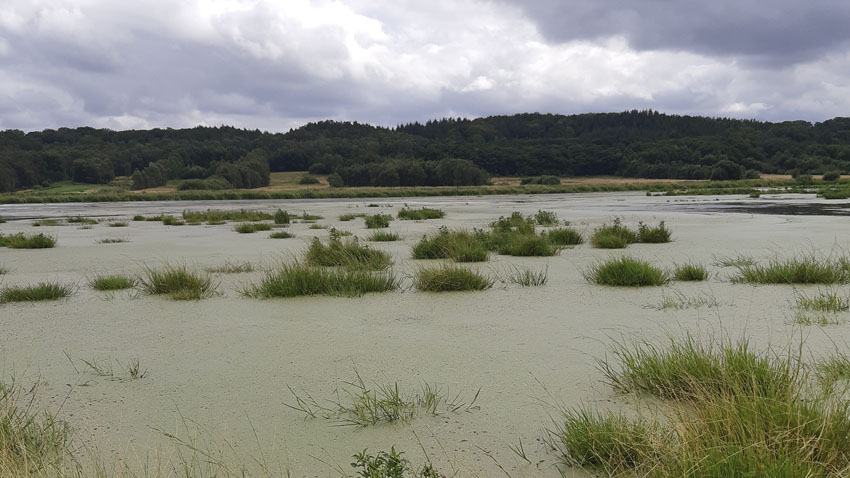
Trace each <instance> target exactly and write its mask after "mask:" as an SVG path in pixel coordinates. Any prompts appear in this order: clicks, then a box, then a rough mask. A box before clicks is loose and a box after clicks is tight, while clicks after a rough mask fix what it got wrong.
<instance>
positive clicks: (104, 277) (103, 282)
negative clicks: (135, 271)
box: [89, 274, 137, 290]
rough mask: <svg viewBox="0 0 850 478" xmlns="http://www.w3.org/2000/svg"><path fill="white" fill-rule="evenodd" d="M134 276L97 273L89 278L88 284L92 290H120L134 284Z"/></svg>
mask: <svg viewBox="0 0 850 478" xmlns="http://www.w3.org/2000/svg"><path fill="white" fill-rule="evenodd" d="M136 282H137V280H136V278H135V277H130V276H126V275H117V274H97V275H95V276H94V277H92V278H90V279H89V286H90V287H91V288H92V289H94V290H122V289H131V288H133V287H135V286H136Z"/></svg>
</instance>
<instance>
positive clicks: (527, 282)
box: [506, 266, 549, 287]
mask: <svg viewBox="0 0 850 478" xmlns="http://www.w3.org/2000/svg"><path fill="white" fill-rule="evenodd" d="M506 280H507V282H510V283H512V284H517V285H521V286H523V287H537V286H541V285H545V284H546V283H547V282H549V268H548V267H547V268H545V269H543V270H541V271H535V270H532V269H530V268H528V267H518V266H513V267H512V268H511V270H509V271H507V272H506Z"/></svg>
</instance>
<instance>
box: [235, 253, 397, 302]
mask: <svg viewBox="0 0 850 478" xmlns="http://www.w3.org/2000/svg"><path fill="white" fill-rule="evenodd" d="M398 286H399V282H398V280H397V279H396V277H395V275H394V274H392V273H391V272H389V271H380V272H373V271H368V270H365V269H353V268H325V267H320V266H315V265H308V264H304V263H301V262H293V263H290V264H283V265H281V266H280V267H279V268H278V269H276V270H270V271H268V272H266V275H265V277H264V278H263V279H262V280H261V281H260V283H258V284H254V285H251V286H249V287H248V288H247V289H245V290H244V291H243V294H244V295H246V296H248V297H254V298H262V299H270V298H274V297H297V296H311V295H330V296H342V297H357V296H361V295H363V294H367V293H372V292H389V291H392V290H395V289H397V288H398Z"/></svg>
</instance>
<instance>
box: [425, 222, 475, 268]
mask: <svg viewBox="0 0 850 478" xmlns="http://www.w3.org/2000/svg"><path fill="white" fill-rule="evenodd" d="M481 234H482V233H481V232H479V231H475V232H469V231H465V230H454V231H450V230H449V229H448V228H446V227H441V228H440V229H439V231H438V232H437V233H436V234H433V235H431V236H423V237H422V239H420V240H419V242H417V243H416V244H415V245H414V246H413V251H412V255H413V258H414V259H453V260H454V261H456V262H483V261H486V260H487V259H488V257H489V252H488V250H487V247H486V246H485V243H484V241H483V240H482V236H481Z"/></svg>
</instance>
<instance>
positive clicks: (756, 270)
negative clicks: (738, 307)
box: [732, 252, 850, 284]
mask: <svg viewBox="0 0 850 478" xmlns="http://www.w3.org/2000/svg"><path fill="white" fill-rule="evenodd" d="M735 267H737V269H738V273H737V275H735V276H734V277H732V281H733V282H744V283H749V284H847V283H850V258H848V257H846V256H841V257H833V256H822V255H818V254H816V253H814V252H812V253H807V254H798V255H794V256H790V257H779V256H775V257H772V258H771V259H769V260H768V262H767V264H759V263H753V264H740V265H736V266H735Z"/></svg>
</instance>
